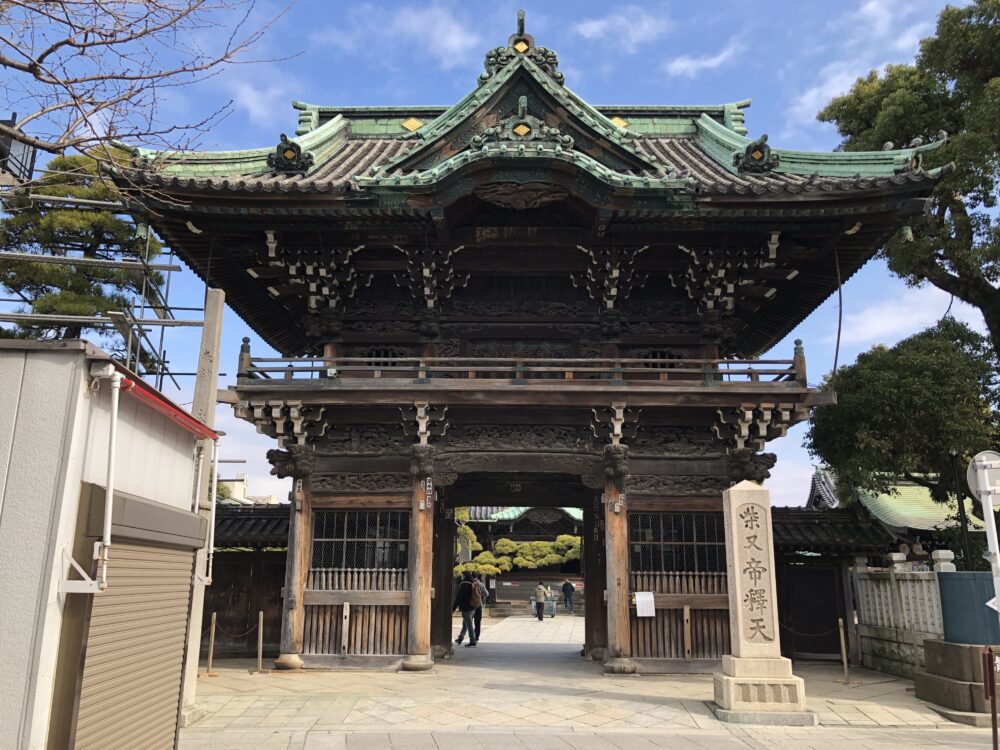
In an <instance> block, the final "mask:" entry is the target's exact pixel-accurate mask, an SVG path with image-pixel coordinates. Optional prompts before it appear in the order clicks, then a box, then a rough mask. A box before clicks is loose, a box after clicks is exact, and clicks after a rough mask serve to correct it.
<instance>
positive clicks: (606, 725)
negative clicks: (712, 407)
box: [181, 617, 990, 750]
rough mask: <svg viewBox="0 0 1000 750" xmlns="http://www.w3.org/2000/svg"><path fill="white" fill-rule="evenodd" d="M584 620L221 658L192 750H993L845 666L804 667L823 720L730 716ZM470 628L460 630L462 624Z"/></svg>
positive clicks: (517, 623)
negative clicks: (399, 649) (333, 657)
mask: <svg viewBox="0 0 1000 750" xmlns="http://www.w3.org/2000/svg"><path fill="white" fill-rule="evenodd" d="M582 626H583V619H582V618H570V617H556V618H555V619H554V620H553V619H549V618H546V620H545V622H544V623H539V622H537V621H536V620H532V619H530V618H527V617H523V618H521V617H517V618H507V619H506V620H502V621H499V622H493V621H490V620H484V622H483V634H482V635H483V640H482V642H481V644H480V645H479V646H478V647H477V648H475V649H471V648H456V653H455V658H454V659H452V660H450V661H447V662H439V663H438V664H437V665H436V666H435V668H434V669H433V670H432V671H430V672H425V673H398V674H396V673H385V672H316V671H307V672H291V673H290V672H273V673H271V674H268V675H250V674H249V673H248V671H247V670H248V668H249V667H250V666H252V663H251V662H249V661H241V660H231V661H230V660H227V661H223V662H217V665H218V666H217V671H218V672H219V676H218V677H214V678H206V679H203V680H202V681H201V682H200V684H199V692H198V695H199V702H200V703H202V705H203V706H204V707H205V708H207V709H208V715H207V716H206V718H204V719H202V720H201V721H199V722H197V723H195V724H194V725H193V726H192V727H190V728H188V729H185V730H183V731H182V732H181V748H182V750H202V749H207V748H213V749H218V750H227V749H228V748H233V749H235V748H241V749H242V748H247V747H252V748H255V750H272V748H274V749H276V748H282V749H284V748H308V749H309V750H312V749H314V748H316V749H318V748H345V749H346V748H359V750H389V749H390V748H392V749H395V748H407V749H408V750H423V749H424V748H428V749H430V748H434V749H436V750H445V749H447V748H452V747H454V748H461V750H472V749H479V748H484V749H492V748H498V749H499V748H502V750H515V749H516V748H521V747H525V748H528V747H530V748H532V749H533V750H548V749H550V748H551V749H552V750H555V749H556V748H558V749H560V750H562V749H563V748H584V749H586V750H590V749H594V750H603V749H604V748H608V749H609V750H611V749H619V748H621V749H624V748H629V749H631V748H656V747H671V748H745V747H750V748H772V747H773V748H789V750H791V749H792V748H794V750H809V749H811V748H816V749H817V750H819V749H822V750H840V748H844V749H846V748H848V747H850V748H851V750H876V749H878V750H887V749H888V748H899V747H907V746H913V745H923V746H931V747H934V748H945V747H947V748H968V747H989V744H990V734H989V731H988V730H982V729H972V728H967V727H961V726H959V725H956V724H952V723H951V722H948V721H947V720H945V719H943V718H942V717H940V716H939V715H938V714H937V713H935V712H934V711H933V710H931V709H930V708H929V707H928V706H927V705H926V704H924V703H922V702H920V701H918V700H916V699H915V698H914V696H913V693H912V683H911V682H910V681H908V680H902V679H896V678H893V677H891V676H888V675H882V674H879V673H875V672H867V671H852V673H851V677H852V681H851V684H850V685H847V686H845V685H843V684H842V683H841V682H837V679H838V678H839V677H840V676H841V675H840V671H839V669H838V668H837V667H836V665H830V664H822V663H800V664H796V673H797V674H799V675H801V676H802V677H804V678H805V680H806V694H807V696H808V700H809V707H810V708H811V709H812V710H814V711H816V712H817V714H818V718H819V721H820V723H821V726H819V727H816V728H798V729H795V728H771V727H750V726H738V725H731V724H724V723H721V722H719V721H717V720H716V719H715V717H714V716H713V715H712V713H711V712H710V711H709V709H708V707H707V706H706V704H705V701H708V700H710V698H711V695H712V679H711V676H710V675H667V676H610V675H604V674H603V673H602V672H601V669H600V665H598V664H594V663H590V662H584V661H583V660H582V659H581V658H580V657H579V642H580V640H582ZM456 630H457V629H456Z"/></svg>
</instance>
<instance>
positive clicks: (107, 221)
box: [0, 156, 161, 341]
mask: <svg viewBox="0 0 1000 750" xmlns="http://www.w3.org/2000/svg"><path fill="white" fill-rule="evenodd" d="M29 190H30V193H34V194H36V195H47V196H56V197H72V198H80V199H84V200H91V201H103V202H114V201H118V200H119V199H120V197H121V196H120V195H119V194H118V192H117V191H116V190H115V189H114V187H113V186H111V185H110V184H109V182H108V181H107V180H101V179H99V178H98V176H97V163H96V162H95V161H94V160H93V159H91V158H89V157H87V156H60V157H56V158H55V159H53V160H52V161H50V162H49V164H48V165H47V172H46V174H45V176H44V177H42V178H41V179H40V180H39V181H37V182H36V183H35V184H34V185H33V186H32V187H31V188H29ZM5 204H6V208H7V210H8V212H9V214H10V215H9V216H7V217H5V218H3V219H0V251H15V252H20V253H30V254H33V255H67V256H70V255H71V253H72V257H83V258H98V259H118V258H122V257H131V258H138V257H144V255H145V252H146V237H145V235H143V234H141V233H139V232H137V231H136V226H135V225H134V224H133V223H132V222H131V221H130V220H128V219H126V218H124V217H123V216H122V215H120V214H117V213H115V212H114V211H112V210H105V209H86V208H72V207H59V206H57V205H53V204H48V203H45V202H34V201H32V200H31V199H30V196H29V193H28V192H25V191H22V192H19V193H16V194H14V195H13V196H11V197H10V198H8V199H7V200H6V201H5ZM160 248H161V245H160V243H159V242H158V241H156V240H155V238H150V243H149V257H150V258H153V257H155V256H156V255H157V254H159V252H160ZM77 253H79V255H77ZM156 280H157V281H158V280H159V279H158V278H157V279H156ZM0 285H2V286H3V287H4V288H6V289H7V290H8V291H9V292H11V293H13V294H14V295H16V296H18V297H20V298H21V299H23V300H24V301H25V306H24V307H23V308H22V311H23V312H32V313H41V314H49V315H84V316H94V315H98V314H105V313H107V312H108V311H111V310H115V311H121V310H123V309H125V308H126V307H128V305H129V303H130V299H132V298H134V297H135V296H137V295H140V294H142V291H143V289H142V275H141V274H140V273H137V272H135V271H131V270H122V269H118V268H96V267H93V266H85V265H74V264H58V265H57V264H52V263H36V262H31V261H14V260H9V259H8V260H5V259H3V258H2V256H0ZM88 330H94V331H99V332H100V333H101V334H102V335H104V336H105V337H107V338H109V339H111V340H112V341H114V340H116V339H117V337H116V336H113V335H109V334H108V329H106V328H102V329H94V328H88V327H87V326H85V325H63V324H44V325H36V324H31V325H30V326H29V325H25V326H21V327H20V328H19V329H18V330H17V332H16V333H15V335H18V336H21V337H27V338H78V337H79V336H81V335H82V334H83V332H84V331H88ZM8 335H10V333H8Z"/></svg>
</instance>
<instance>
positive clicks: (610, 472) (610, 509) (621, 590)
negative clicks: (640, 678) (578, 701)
mask: <svg viewBox="0 0 1000 750" xmlns="http://www.w3.org/2000/svg"><path fill="white" fill-rule="evenodd" d="M627 450H628V449H627V448H626V447H625V446H624V445H618V444H615V445H608V446H606V447H605V449H604V462H605V480H604V496H603V498H602V504H603V505H604V549H605V561H606V562H605V564H606V565H607V595H608V648H607V655H606V656H607V658H606V660H605V662H604V670H605V671H606V672H614V673H616V674H631V673H632V672H635V663H634V662H633V661H632V659H631V656H632V642H631V636H630V633H629V613H628V609H629V564H628V512H627V511H626V510H625V498H624V497H623V495H624V492H625V476H626V474H627V472H628V463H627Z"/></svg>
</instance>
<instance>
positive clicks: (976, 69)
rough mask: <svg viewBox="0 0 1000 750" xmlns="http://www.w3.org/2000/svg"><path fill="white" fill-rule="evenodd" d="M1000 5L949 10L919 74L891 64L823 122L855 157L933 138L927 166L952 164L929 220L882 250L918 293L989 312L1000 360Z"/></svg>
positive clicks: (832, 106)
mask: <svg viewBox="0 0 1000 750" xmlns="http://www.w3.org/2000/svg"><path fill="white" fill-rule="evenodd" d="M998 113H1000V0H977V1H976V2H973V3H971V4H969V5H967V6H965V7H960V8H956V7H952V6H948V7H946V8H945V9H944V10H943V11H942V12H941V15H940V16H939V17H938V23H937V29H936V32H935V35H934V36H933V37H930V38H928V39H925V40H923V41H922V42H921V46H920V53H919V54H918V55H917V58H916V61H915V62H914V63H913V64H912V65H889V66H887V67H886V69H885V70H884V71H883V72H877V71H872V72H870V73H869V74H868V75H867V76H866V77H864V78H860V79H858V81H857V82H856V83H855V84H854V86H853V88H852V89H851V91H850V92H849V93H848V94H845V95H844V96H839V97H837V98H835V99H834V100H833V101H831V102H830V103H829V104H828V105H827V106H826V108H825V109H823V111H822V112H820V113H819V119H820V120H821V121H824V122H831V123H833V124H835V125H836V126H837V129H838V131H839V132H840V134H841V135H842V136H843V138H844V140H843V143H842V145H841V147H842V148H843V149H845V150H848V151H873V150H878V149H880V148H882V145H883V143H885V142H887V141H893V142H895V143H897V144H900V145H906V144H908V143H909V142H910V141H911V139H913V138H917V137H921V138H925V139H926V138H927V137H931V138H934V137H935V136H932V135H930V134H934V133H938V132H939V131H940V130H944V131H947V133H948V138H947V141H946V143H945V144H944V145H943V146H942V147H941V148H939V149H938V150H936V151H932V152H930V153H929V154H927V157H928V161H927V166H940V165H944V164H948V163H949V162H954V165H955V169H954V171H952V172H950V173H949V174H947V175H946V176H945V177H944V178H943V179H942V180H941V181H940V182H939V183H938V185H937V186H936V188H935V189H934V192H933V195H932V200H931V203H930V206H929V210H928V212H927V213H926V214H925V215H924V216H923V217H920V218H918V219H916V220H914V221H912V222H911V225H910V226H909V227H906V228H904V230H903V231H901V232H899V233H897V234H896V235H895V236H894V237H893V238H892V239H890V241H889V242H888V243H887V244H886V245H885V247H884V248H883V249H882V253H883V255H884V257H885V258H886V260H887V261H888V264H889V268H890V269H891V270H892V271H893V272H894V273H896V274H898V275H899V276H901V277H902V278H904V279H905V280H906V281H907V282H909V283H910V284H914V285H916V284H921V283H924V282H930V283H931V284H933V285H934V286H937V287H939V288H940V289H943V290H944V291H946V292H948V293H949V294H951V295H954V296H955V297H957V298H958V299H961V300H963V301H965V302H967V303H969V304H970V305H973V306H975V307H977V308H979V310H980V311H981V312H982V313H983V317H984V318H985V319H986V324H987V327H988V328H989V332H990V338H991V340H992V344H993V348H994V350H995V351H1000V288H998V284H1000V221H998V218H997V213H996V211H995V208H996V206H997V199H998V184H1000V115H998Z"/></svg>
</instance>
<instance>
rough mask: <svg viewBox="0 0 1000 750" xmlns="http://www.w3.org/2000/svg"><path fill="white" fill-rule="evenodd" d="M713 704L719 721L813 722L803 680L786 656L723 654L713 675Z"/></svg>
mask: <svg viewBox="0 0 1000 750" xmlns="http://www.w3.org/2000/svg"><path fill="white" fill-rule="evenodd" d="M713 682H714V684H715V705H714V706H713V707H712V710H713V711H715V715H716V716H717V717H718V718H719V719H720V720H721V721H732V722H740V723H746V724H788V725H793V726H813V725H815V723H816V715H815V714H813V713H811V712H808V711H806V691H805V683H804V682H803V681H802V678H801V677H796V676H795V675H793V674H792V662H791V661H790V660H788V659H785V658H738V657H735V656H723V657H722V672H721V674H720V673H718V672H716V673H715V675H713Z"/></svg>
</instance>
